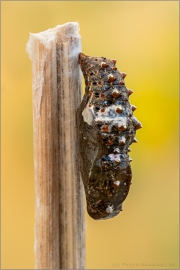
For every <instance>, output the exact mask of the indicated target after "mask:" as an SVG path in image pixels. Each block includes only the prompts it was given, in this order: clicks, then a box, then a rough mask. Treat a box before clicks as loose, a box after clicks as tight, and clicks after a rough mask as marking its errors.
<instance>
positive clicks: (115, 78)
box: [77, 53, 142, 219]
mask: <svg viewBox="0 0 180 270" xmlns="http://www.w3.org/2000/svg"><path fill="white" fill-rule="evenodd" d="M79 64H80V66H81V70H82V72H83V75H84V78H85V85H86V88H85V94H84V97H83V100H82V103H81V105H80V108H79V110H78V112H77V122H78V125H79V128H78V133H79V134H78V135H79V148H80V157H81V160H80V166H81V174H82V179H83V183H84V188H85V193H86V200H87V211H88V213H89V215H90V216H91V217H92V218H93V219H108V218H112V217H114V216H116V215H117V214H118V213H119V212H120V211H121V210H122V202H123V201H124V200H125V199H126V197H127V195H128V192H129V188H130V184H131V178H132V172H131V166H130V161H131V159H130V158H129V155H128V152H129V151H130V149H129V146H130V145H131V144H132V143H133V142H137V140H136V138H135V134H136V130H137V129H139V128H141V127H142V125H141V123H140V122H139V121H138V120H137V119H136V118H135V117H134V116H133V111H134V110H135V109H136V107H135V106H133V105H130V103H129V96H130V95H131V94H132V93H133V91H132V90H130V89H127V88H126V86H125V82H124V78H125V77H126V74H125V73H123V72H119V71H118V70H117V68H116V60H110V59H106V58H105V57H90V56H87V55H85V54H83V53H80V55H79Z"/></svg>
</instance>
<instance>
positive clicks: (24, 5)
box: [1, 1, 179, 269]
mask: <svg viewBox="0 0 180 270" xmlns="http://www.w3.org/2000/svg"><path fill="white" fill-rule="evenodd" d="M178 9H179V2H178V1H116V2H115V1H114V2H113V1H86V2H85V1H79V2H78V1H77V2H74V1H72V2H71V1H68V2H60V1H59V2H58V1H19V2H16V1H2V3H1V20H2V24H1V28H2V66H1V67H2V188H1V190H2V194H1V195H2V265H1V267H2V268H3V269H33V268H34V250H33V245H34V243H33V242H34V199H35V195H34V176H33V173H34V169H33V125H32V90H31V89H32V87H31V83H32V77H31V62H30V60H29V58H28V55H27V53H26V51H25V48H26V43H27V41H28V38H29V32H32V33H37V32H40V31H44V30H46V29H48V28H53V27H55V26H56V25H58V24H64V23H66V22H70V21H77V22H78V23H79V25H80V34H81V36H82V49H83V52H84V53H85V54H87V55H90V56H104V57H107V58H110V59H117V64H116V65H117V67H118V69H119V70H120V71H124V72H126V73H127V74H128V75H127V77H126V79H125V81H126V86H127V87H128V88H130V89H132V90H133V91H134V94H132V95H131V96H130V102H131V104H134V105H136V106H137V107H138V109H137V110H136V111H135V113H134V114H135V116H136V117H137V118H138V120H140V121H141V123H142V125H143V129H140V130H138V131H137V139H138V141H139V143H138V144H133V145H132V147H131V150H132V152H131V153H130V157H131V158H132V159H133V162H132V163H131V164H132V170H133V179H132V183H133V184H132V186H131V190H130V193H129V195H128V197H127V199H126V201H125V202H124V205H123V212H121V213H120V214H119V215H118V216H117V217H115V218H114V219H111V220H103V221H95V220H93V219H91V218H90V217H89V216H88V215H87V214H86V267H87V268H88V269H177V268H179V265H178V262H179V245H178V239H179V230H178V228H179V223H178V222H179V203H178V200H179V199H178V198H179V181H178V167H179V155H178V149H179V139H178V136H179V119H178V109H179V92H178V89H179V12H178Z"/></svg>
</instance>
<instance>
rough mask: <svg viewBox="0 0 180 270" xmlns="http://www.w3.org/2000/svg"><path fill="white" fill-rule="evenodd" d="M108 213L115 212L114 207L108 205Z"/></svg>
mask: <svg viewBox="0 0 180 270" xmlns="http://www.w3.org/2000/svg"><path fill="white" fill-rule="evenodd" d="M106 212H107V213H109V214H111V213H112V212H113V206H110V205H108V207H107V208H106Z"/></svg>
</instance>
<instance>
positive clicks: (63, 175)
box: [27, 23, 85, 269]
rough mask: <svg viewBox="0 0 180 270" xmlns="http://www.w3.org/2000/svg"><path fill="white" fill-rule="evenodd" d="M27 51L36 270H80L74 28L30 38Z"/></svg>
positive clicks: (81, 237) (81, 225) (78, 84)
mask: <svg viewBox="0 0 180 270" xmlns="http://www.w3.org/2000/svg"><path fill="white" fill-rule="evenodd" d="M27 50H28V53H29V55H30V58H31V60H32V66H33V114H34V162H35V192H36V209H35V210H36V211H35V212H36V221H35V256H36V269H84V264H85V258H84V257H85V255H84V208H83V204H84V201H83V186H82V183H81V182H80V174H79V163H78V162H79V159H78V149H77V145H78V144H77V128H76V110H77V108H78V106H79V104H80V101H81V75H80V69H79V66H78V54H79V52H80V51H81V39H80V36H79V34H78V24H77V23H67V24H65V25H61V26H58V27H56V28H54V29H50V30H47V31H45V32H41V33H38V34H31V36H30V39H29V42H28V44H27Z"/></svg>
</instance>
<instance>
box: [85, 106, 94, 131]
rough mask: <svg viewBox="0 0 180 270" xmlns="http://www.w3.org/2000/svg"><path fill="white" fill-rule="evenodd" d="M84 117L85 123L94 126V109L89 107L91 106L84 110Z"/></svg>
mask: <svg viewBox="0 0 180 270" xmlns="http://www.w3.org/2000/svg"><path fill="white" fill-rule="evenodd" d="M82 116H83V119H84V122H86V123H87V124H88V125H90V126H92V124H93V121H94V113H93V111H92V108H91V107H89V104H87V106H86V107H85V108H84V110H83V112H82Z"/></svg>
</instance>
